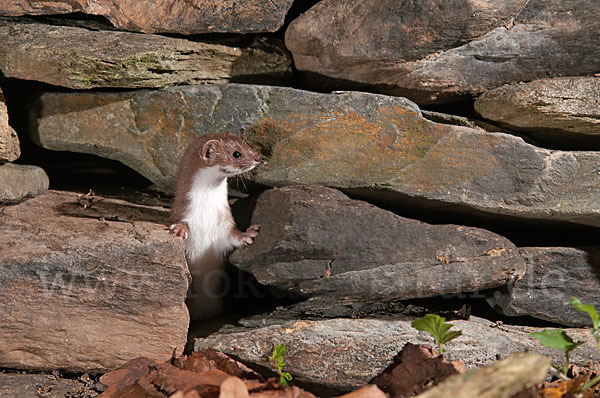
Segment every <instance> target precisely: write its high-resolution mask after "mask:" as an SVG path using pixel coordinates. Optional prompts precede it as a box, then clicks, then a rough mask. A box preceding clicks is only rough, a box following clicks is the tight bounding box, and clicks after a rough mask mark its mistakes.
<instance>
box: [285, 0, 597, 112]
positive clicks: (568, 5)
mask: <svg viewBox="0 0 600 398" xmlns="http://www.w3.org/2000/svg"><path fill="white" fill-rule="evenodd" d="M375 26H376V27H377V29H374V28H373V27H375ZM599 27H600V8H599V7H598V4H597V3H596V1H595V0H571V1H563V0H551V1H548V0H530V1H520V0H506V1H479V0H477V1H467V0H461V1H433V0H431V1H421V2H398V1H393V0H386V1H368V0H361V1H356V2H352V3H348V2H347V1H344V0H324V1H321V2H319V3H318V4H317V5H315V6H314V7H313V8H311V9H310V10H309V11H308V12H306V13H304V14H303V15H302V16H300V17H299V18H297V19H296V20H294V21H293V22H292V23H291V24H290V26H289V28H288V30H287V31H286V45H287V47H288V48H289V49H290V51H291V52H292V54H293V56H294V61H295V65H296V67H297V68H298V69H299V70H301V71H305V72H310V73H311V74H314V75H309V76H308V80H309V81H310V80H311V79H315V77H316V76H315V75H317V76H321V77H325V78H321V79H317V80H315V81H318V83H316V84H320V85H327V84H329V85H330V86H337V87H339V88H346V89H347V88H348V87H353V86H359V87H363V88H366V89H368V90H375V91H378V92H384V93H390V94H393V95H403V96H407V97H409V98H411V99H412V100H414V101H416V102H418V103H432V102H443V101H448V100H452V99H456V98H458V97H464V96H470V95H473V94H480V93H482V92H484V91H486V90H489V89H491V88H495V87H499V86H501V85H503V84H505V83H508V82H520V81H528V80H533V79H535V78H542V77H548V76H563V75H564V76H574V75H593V74H594V73H597V72H599V71H600V69H599V66H598V65H600V50H599V48H598V46H597V45H596V43H597V42H598V40H599V39H600V34H599V33H598V32H600V29H599ZM331 79H337V80H338V82H337V84H336V83H335V82H330V80H331Z"/></svg>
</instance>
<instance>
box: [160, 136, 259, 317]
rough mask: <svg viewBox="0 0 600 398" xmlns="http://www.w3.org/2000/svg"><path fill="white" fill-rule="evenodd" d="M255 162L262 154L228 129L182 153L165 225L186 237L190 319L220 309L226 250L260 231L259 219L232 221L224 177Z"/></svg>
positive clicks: (199, 139) (235, 246)
mask: <svg viewBox="0 0 600 398" xmlns="http://www.w3.org/2000/svg"><path fill="white" fill-rule="evenodd" d="M259 163H260V156H259V155H258V154H257V153H256V152H255V151H254V150H253V149H252V148H251V147H250V146H249V145H248V144H247V143H246V142H244V141H242V140H241V139H240V138H238V137H236V136H235V135H234V134H233V133H231V132H230V131H228V132H226V133H222V134H206V135H203V136H201V137H199V138H197V139H196V140H194V141H193V142H192V143H191V144H190V146H189V147H188V148H187V149H186V151H185V154H184V155H183V158H182V160H181V163H180V165H179V169H178V171H177V181H176V185H175V201H174V203H173V209H172V214H171V218H172V222H173V224H172V225H171V226H170V227H169V230H170V231H171V233H174V234H176V235H177V236H179V237H181V238H183V239H184V246H185V251H186V257H187V261H188V266H189V269H190V273H191V274H192V284H191V286H190V290H189V293H188V300H187V302H188V308H189V311H190V317H191V318H192V320H197V319H206V318H210V317H213V316H216V315H219V314H220V313H222V312H223V299H222V295H223V284H222V282H223V281H224V278H225V258H226V255H227V254H228V252H230V251H231V250H233V249H235V248H237V247H240V246H242V245H249V244H252V242H253V241H254V238H256V236H258V233H259V230H260V226H259V225H252V226H250V227H248V229H247V230H246V232H241V231H240V230H239V229H238V228H237V227H236V225H235V222H234V221H233V217H232V216H231V209H230V208H229V202H228V201H227V178H228V177H232V176H235V175H238V174H242V173H245V172H247V171H249V170H252V169H253V168H254V167H256V166H257V165H258V164H259Z"/></svg>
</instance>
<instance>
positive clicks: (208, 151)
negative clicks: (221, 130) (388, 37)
mask: <svg viewBox="0 0 600 398" xmlns="http://www.w3.org/2000/svg"><path fill="white" fill-rule="evenodd" d="M218 144H219V142H218V141H217V140H208V141H206V142H205V143H204V145H203V146H202V149H200V157H202V159H204V161H205V162H206V163H207V164H208V165H211V166H212V165H213V164H214V163H216V161H217V150H216V149H217V145H218Z"/></svg>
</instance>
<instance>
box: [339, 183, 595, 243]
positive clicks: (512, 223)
mask: <svg viewBox="0 0 600 398" xmlns="http://www.w3.org/2000/svg"><path fill="white" fill-rule="evenodd" d="M342 191H343V192H344V193H345V194H347V195H348V196H350V197H352V198H354V199H359V200H364V201H367V202H369V203H371V204H374V205H376V206H378V207H381V208H383V209H386V210H389V211H391V212H393V213H395V214H398V215H399V216H402V217H406V218H411V219H415V220H419V221H423V222H426V223H429V224H457V225H465V226H468V227H478V228H482V229H486V230H488V231H491V232H495V233H497V234H499V235H502V236H504V237H506V238H508V239H509V240H510V241H512V242H513V243H514V244H515V245H517V246H568V247H578V246H594V245H597V244H598V238H597V237H598V236H600V228H597V227H593V226H587V225H582V224H575V223H570V222H566V221H550V220H542V219H535V218H531V219H528V218H523V217H517V216H509V215H502V214H492V213H488V212H485V211H482V210H478V209H474V208H472V207H469V206H467V205H460V204H451V203H445V202H441V201H436V200H429V199H423V198H414V197H410V196H408V195H400V194H399V193H397V192H394V193H393V194H389V195H388V194H385V193H382V192H378V193H376V194H373V193H370V192H369V190H368V189H361V188H348V189H343V190H342ZM373 196H378V199H372V198H373ZM399 197H401V199H399Z"/></svg>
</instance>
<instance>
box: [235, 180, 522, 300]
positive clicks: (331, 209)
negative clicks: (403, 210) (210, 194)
mask: <svg viewBox="0 0 600 398" xmlns="http://www.w3.org/2000/svg"><path fill="white" fill-rule="evenodd" d="M252 224H259V225H261V226H262V227H261V233H260V235H259V237H257V238H256V239H255V242H254V244H252V245H250V246H245V247H241V248H239V249H238V250H236V251H235V252H234V253H233V254H232V255H231V256H230V262H231V263H232V264H234V265H236V266H237V267H239V268H242V269H244V270H246V271H249V272H252V273H253V274H254V276H255V277H256V278H257V280H258V281H259V282H260V283H262V284H265V285H274V286H277V287H279V288H285V289H288V290H289V291H291V292H294V293H297V294H305V295H335V296H339V297H344V298H351V299H354V300H357V301H365V302H376V301H382V300H383V301H385V300H394V299H409V298H421V297H432V296H438V295H442V294H446V293H459V292H471V291H476V290H485V289H489V288H492V287H497V286H503V285H506V284H507V283H509V282H510V281H512V280H513V279H516V278H518V277H520V276H521V275H522V274H523V272H524V263H523V261H522V259H521V258H520V256H519V253H518V250H517V248H516V247H515V246H514V245H513V244H512V243H511V242H510V241H508V240H507V239H505V238H503V237H501V236H498V235H496V234H493V233H491V232H488V231H485V230H482V229H477V228H468V227H462V226H457V225H429V224H425V223H421V222H419V221H415V220H410V219H407V218H403V217H400V216H397V215H395V214H394V213H391V212H388V211H385V210H382V209H379V208H377V207H375V206H373V205H370V204H368V203H366V202H362V201H357V200H352V199H350V198H348V197H347V196H346V195H344V194H343V193H341V192H340V191H337V190H335V189H331V188H325V187H320V186H295V187H285V188H275V189H272V190H269V191H266V192H264V193H263V194H262V195H261V196H260V198H259V199H258V202H257V204H256V208H255V210H254V213H253V215H252Z"/></svg>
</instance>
